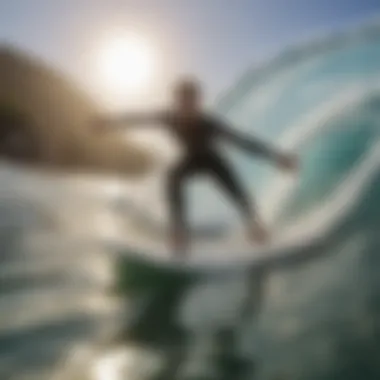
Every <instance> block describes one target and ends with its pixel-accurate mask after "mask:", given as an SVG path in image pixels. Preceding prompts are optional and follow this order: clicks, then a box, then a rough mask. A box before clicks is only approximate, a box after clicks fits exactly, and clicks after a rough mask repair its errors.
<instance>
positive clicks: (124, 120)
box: [95, 112, 167, 131]
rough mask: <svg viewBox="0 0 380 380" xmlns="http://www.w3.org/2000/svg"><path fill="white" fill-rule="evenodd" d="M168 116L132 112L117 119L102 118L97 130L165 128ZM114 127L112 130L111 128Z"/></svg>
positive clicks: (157, 113)
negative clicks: (141, 127)
mask: <svg viewBox="0 0 380 380" xmlns="http://www.w3.org/2000/svg"><path fill="white" fill-rule="evenodd" d="M166 120H167V115H166V113H165V112H131V113H126V114H121V115H119V116H117V117H102V118H100V119H98V120H97V122H96V124H95V127H96V129H97V130H100V131H104V130H109V129H111V130H113V129H114V128H117V129H118V130H119V129H128V128H132V127H139V126H149V127H152V126H161V127H162V126H164V125H165V124H166ZM111 127H112V128H111Z"/></svg>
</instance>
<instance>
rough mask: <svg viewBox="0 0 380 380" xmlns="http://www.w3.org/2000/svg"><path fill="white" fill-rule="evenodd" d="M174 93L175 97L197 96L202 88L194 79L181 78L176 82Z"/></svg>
mask: <svg viewBox="0 0 380 380" xmlns="http://www.w3.org/2000/svg"><path fill="white" fill-rule="evenodd" d="M174 91H175V93H176V94H177V95H182V94H189V95H199V94H201V92H202V86H201V83H200V82H199V81H198V80H197V79H196V78H193V77H183V78H180V79H179V80H177V82H176V83H175V85H174Z"/></svg>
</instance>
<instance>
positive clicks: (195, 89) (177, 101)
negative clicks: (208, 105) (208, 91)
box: [173, 78, 202, 114]
mask: <svg viewBox="0 0 380 380" xmlns="http://www.w3.org/2000/svg"><path fill="white" fill-rule="evenodd" d="M173 98H174V105H175V107H176V108H177V110H178V111H180V112H184V113H187V114H188V113H190V114H191V113H196V112H197V111H199V109H200V108H201V103H202V88H201V84H200V83H199V82H198V81H197V80H196V79H193V78H181V79H179V80H178V81H177V82H176V84H175V86H174V91H173Z"/></svg>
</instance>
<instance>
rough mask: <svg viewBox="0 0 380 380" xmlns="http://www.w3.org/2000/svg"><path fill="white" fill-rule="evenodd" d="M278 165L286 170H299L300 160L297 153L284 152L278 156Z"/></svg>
mask: <svg viewBox="0 0 380 380" xmlns="http://www.w3.org/2000/svg"><path fill="white" fill-rule="evenodd" d="M277 165H278V167H279V168H280V169H282V170H284V171H288V172H297V171H298V166H299V160H298V157H297V156H296V155H295V154H289V153H282V154H280V155H279V156H278V157H277Z"/></svg>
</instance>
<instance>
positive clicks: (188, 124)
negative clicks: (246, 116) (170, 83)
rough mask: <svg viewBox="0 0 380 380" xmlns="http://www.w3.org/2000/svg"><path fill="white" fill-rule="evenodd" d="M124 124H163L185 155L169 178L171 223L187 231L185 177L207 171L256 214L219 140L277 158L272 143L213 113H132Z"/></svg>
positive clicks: (244, 211)
mask: <svg viewBox="0 0 380 380" xmlns="http://www.w3.org/2000/svg"><path fill="white" fill-rule="evenodd" d="M120 122H121V123H122V125H123V124H136V123H138V124H141V123H149V124H155V125H161V126H163V127H165V129H167V130H168V131H169V133H170V134H171V135H172V136H173V137H174V138H175V139H176V140H177V141H178V143H179V145H180V146H181V147H182V148H183V151H184V156H183V158H182V159H181V160H180V161H179V162H177V163H176V164H175V165H174V167H173V168H172V169H171V170H170V172H169V175H168V178H167V197H168V204H169V207H170V216H171V223H172V225H173V228H174V229H175V230H177V231H181V232H183V231H185V227H186V224H185V209H184V207H185V206H184V200H183V185H184V181H185V180H186V179H187V178H189V177H190V176H192V175H194V174H199V173H206V174H209V175H211V176H212V177H214V178H215V179H216V180H217V181H218V183H219V184H220V185H221V187H222V188H224V190H225V191H226V193H227V194H228V195H229V197H230V198H231V199H232V200H233V201H234V202H235V203H236V205H237V206H238V207H239V211H240V213H241V215H242V216H243V217H244V218H247V219H249V218H252V217H253V212H254V210H253V206H252V204H251V201H250V197H249V196H248V194H247V193H246V192H245V190H244V189H243V187H242V186H241V184H240V183H239V181H238V179H237V177H236V175H235V172H234V170H233V169H232V168H231V167H230V165H229V163H228V162H226V160H225V158H224V157H223V156H222V154H221V153H220V151H219V149H218V146H217V145H218V142H219V141H221V140H225V141H228V142H232V143H234V144H237V145H238V146H240V147H241V148H243V149H245V150H247V151H248V152H249V153H251V154H254V155H258V156H261V157H263V158H267V159H275V157H276V153H275V151H274V150H273V149H271V148H270V147H269V146H267V145H266V144H264V143H263V142H261V141H258V140H256V139H253V138H246V137H243V136H241V135H240V134H238V133H236V132H233V131H231V129H229V128H228V127H227V126H226V124H225V123H224V122H223V121H221V120H219V119H217V118H214V117H212V116H210V115H207V114H202V115H200V116H199V117H197V118H193V119H185V118H181V117H180V116H177V115H176V114H175V113H171V112H162V113H158V114H152V115H129V116H126V117H123V118H121V119H120Z"/></svg>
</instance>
